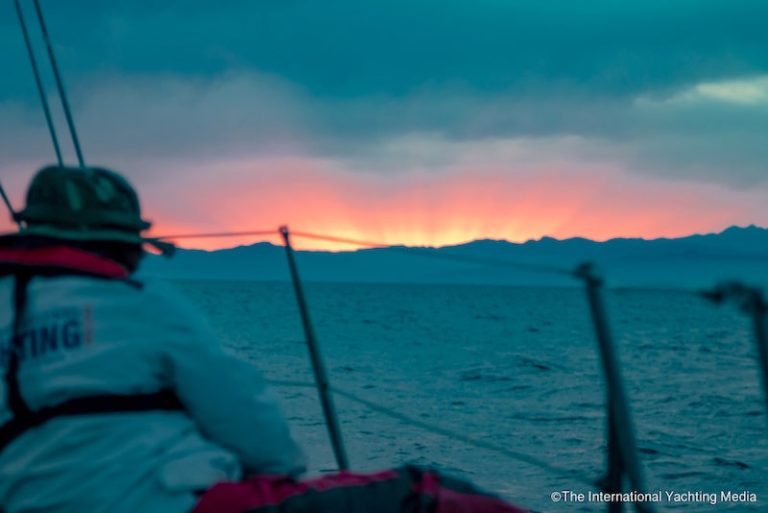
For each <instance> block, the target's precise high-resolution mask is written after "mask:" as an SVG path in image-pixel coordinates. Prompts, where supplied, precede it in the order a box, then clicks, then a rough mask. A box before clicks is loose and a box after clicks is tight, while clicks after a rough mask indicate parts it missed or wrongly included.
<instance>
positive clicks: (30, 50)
mask: <svg viewBox="0 0 768 513" xmlns="http://www.w3.org/2000/svg"><path fill="white" fill-rule="evenodd" d="M14 3H15V4H16V14H17V15H18V16H19V25H20V26H21V33H22V34H23V35H24V44H25V45H26V46H27V54H28V55H29V62H30V64H31V65H32V72H33V73H34V75H35V84H37V92H38V93H39V94H40V103H41V104H42V105H43V112H44V113H45V122H46V123H47V124H48V132H49V133H50V134H51V142H52V143H53V150H54V151H55V152H56V160H57V161H58V163H59V165H60V166H63V165H64V160H63V159H62V158H61V148H60V147H59V138H58V137H57V136H56V127H55V126H54V124H53V118H51V109H50V107H49V106H48V98H46V96H45V89H44V88H43V81H42V80H41V78H40V69H39V68H38V67H37V59H35V51H34V50H33V48H32V42H31V41H30V39H29V31H28V30H27V22H26V21H24V13H23V12H22V10H21V4H20V3H19V0H14Z"/></svg>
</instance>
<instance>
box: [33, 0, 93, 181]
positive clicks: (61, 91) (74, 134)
mask: <svg viewBox="0 0 768 513" xmlns="http://www.w3.org/2000/svg"><path fill="white" fill-rule="evenodd" d="M33 3H34V5H35V12H36V13H37V20H38V22H39V23H40V30H41V31H42V33H43V39H44V40H45V46H46V49H47V50H48V59H49V60H50V61H51V68H52V69H53V76H54V78H55V79H56V87H57V88H58V90H59V99H60V100H61V106H62V108H63V109H64V116H65V117H66V119H67V126H69V134H70V136H71V138H72V144H73V145H74V147H75V153H76V154H77V161H78V163H79V164H80V167H85V159H83V152H82V150H81V148H80V140H79V139H78V137H77V130H76V129H75V121H74V119H73V118H72V111H71V110H70V108H69V100H68V99H67V92H66V89H65V88H64V81H63V80H62V78H61V73H60V72H59V66H58V64H57V63H56V56H55V55H54V53H53V46H52V45H51V38H50V37H49V35H48V27H47V26H46V24H45V18H44V17H43V10H42V9H41V7H40V0H33Z"/></svg>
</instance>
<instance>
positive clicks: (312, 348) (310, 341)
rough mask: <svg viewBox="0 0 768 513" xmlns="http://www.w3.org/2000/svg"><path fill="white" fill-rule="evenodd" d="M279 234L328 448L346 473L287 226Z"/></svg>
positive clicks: (323, 371)
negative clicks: (310, 363)
mask: <svg viewBox="0 0 768 513" xmlns="http://www.w3.org/2000/svg"><path fill="white" fill-rule="evenodd" d="M280 235H282V236H283V240H284V241H285V255H286V257H287V259H288V269H289V270H290V273H291V281H292V282H293V290H294V292H295V294H296V301H297V303H298V306H299V313H300V314H301V323H302V325H303V326H304V335H305V336H306V338H307V347H309V356H310V359H311V361H312V370H313V372H314V374H315V383H316V385H317V392H318V394H319V396H320V404H321V406H322V408H323V415H324V416H325V424H326V426H327V427H328V436H329V437H330V439H331V445H332V446H333V454H334V456H335V457H336V464H337V465H338V467H339V470H347V469H348V468H349V464H348V461H347V453H346V450H345V449H344V440H343V439H342V437H341V429H340V427H339V421H338V418H337V417H336V408H335V407H334V404H333V396H332V395H331V387H330V384H329V382H328V375H327V373H326V371H325V365H324V364H323V358H322V355H321V354H320V349H319V347H318V343H317V337H315V330H314V328H313V327H312V321H311V319H310V316H309V308H308V307H307V300H306V298H305V296H304V288H303V287H302V284H301V278H300V277H299V269H298V267H297V265H296V256H295V254H294V251H293V246H291V237H290V232H289V231H288V227H287V226H282V227H280Z"/></svg>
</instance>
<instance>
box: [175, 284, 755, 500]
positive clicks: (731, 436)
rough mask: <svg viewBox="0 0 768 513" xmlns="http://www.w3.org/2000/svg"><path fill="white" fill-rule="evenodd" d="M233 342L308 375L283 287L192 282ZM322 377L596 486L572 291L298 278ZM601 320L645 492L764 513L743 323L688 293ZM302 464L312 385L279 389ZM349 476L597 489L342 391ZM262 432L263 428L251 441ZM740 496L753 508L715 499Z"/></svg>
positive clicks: (596, 406) (590, 358) (615, 301)
mask: <svg viewBox="0 0 768 513" xmlns="http://www.w3.org/2000/svg"><path fill="white" fill-rule="evenodd" d="M178 285H179V287H180V288H181V289H182V290H183V291H184V292H185V293H186V294H187V295H188V296H189V297H190V298H191V299H192V300H193V301H194V302H195V303H196V304H198V305H199V306H200V307H201V308H202V310H203V311H204V312H205V313H206V314H207V315H208V316H209V319H210V321H211V324H212V325H213V326H214V329H215V330H216V332H217V333H218V335H219V336H220V337H221V338H222V340H223V341H224V343H225V345H226V346H227V347H228V348H230V349H231V350H232V351H234V352H236V353H238V354H240V355H243V356H245V357H247V358H249V359H250V360H252V361H253V362H254V364H255V365H257V366H258V367H260V368H261V369H262V371H263V372H264V374H265V375H266V376H267V377H268V378H270V379H277V380H298V381H311V378H312V375H311V370H310V367H309V358H308V355H307V350H306V346H305V344H304V337H303V333H302V330H301V324H300V321H299V316H298V312H297V309H296V306H295V300H294V297H293V295H292V290H291V288H290V287H289V285H288V284H278V283H229V282H185V283H180V284H178ZM308 296H309V303H310V307H311V310H312V317H313V319H314V321H315V326H316V331H317V334H318V337H319V340H320V343H321V346H322V350H323V354H324V356H325V361H326V364H327V367H328V370H329V373H330V377H331V380H332V383H333V384H334V385H336V386H338V387H339V388H343V389H346V390H349V391H352V392H354V393H356V394H358V395H360V396H362V397H365V398H368V399H370V400H373V401H375V402H377V403H380V404H382V405H385V406H387V407H390V408H393V409H396V410H398V411H402V412H403V413H406V414H408V415H410V416H412V417H415V418H418V419H420V420H422V421H425V422H430V423H433V424H436V425H439V426H441V427H444V428H448V429H451V430H454V431H458V432H461V433H463V434H465V435H468V436H471V437H473V438H476V439H479V440H483V441H487V442H492V443H494V444H496V445H500V446H503V447H505V448H507V449H510V450H513V451H518V452H522V453H528V454H531V455H534V456H536V457H538V458H541V459H543V460H546V461H548V462H551V463H552V464H553V465H556V466H559V467H564V468H568V469H573V470H575V471H577V472H579V473H581V474H583V475H584V476H586V477H588V478H590V479H595V478H597V477H599V476H600V475H601V473H603V472H604V469H605V445H606V444H605V409H604V380H603V377H602V374H601V367H600V361H599V359H598V355H597V351H596V344H595V340H594V335H593V332H592V329H591V323H590V318H589V313H588V311H587V307H586V303H585V300H584V294H583V291H581V290H579V289H548V288H538V289H536V288H514V287H474V286H423V285H418V286H416V285H414V286H409V285H333V284H317V285H312V284H310V285H308ZM608 302H609V316H610V319H611V323H612V327H613V329H614V332H615V335H616V339H617V341H618V346H619V347H618V349H619V356H620V358H621V364H622V368H623V371H624V372H623V374H624V377H625V382H626V388H627V392H628V396H629V398H630V405H629V406H630V408H631V411H632V413H633V415H634V421H635V427H636V431H637V435H638V445H639V447H640V451H641V457H642V463H643V468H644V470H645V474H646V481H647V488H648V489H649V490H651V491H659V492H663V491H673V492H681V493H685V492H706V493H716V494H717V498H718V503H717V504H715V505H713V504H711V503H710V502H707V501H706V500H702V501H697V500H691V501H688V502H684V503H683V502H669V501H667V500H666V496H665V495H664V496H663V497H664V499H665V500H664V501H663V502H662V503H660V504H657V505H656V508H657V510H659V511H685V512H699V511H701V512H704V511H734V512H741V511H744V512H748V511H765V510H766V505H768V502H767V501H768V480H767V478H768V474H766V469H768V418H766V414H765V409H766V406H765V401H764V399H763V396H762V391H761V387H760V376H759V374H758V367H757V362H756V359H755V355H756V351H755V348H754V344H753V341H752V338H751V332H750V331H749V330H750V324H749V322H748V319H747V318H745V317H744V316H743V315H742V314H740V313H739V312H737V311H735V310H733V309H731V308H729V307H716V306H714V305H711V304H708V303H706V302H704V301H703V300H701V299H699V298H696V297H694V296H690V295H687V294H682V293H673V292H668V293H659V292H629V291H626V292H612V293H610V294H608ZM278 391H279V393H280V395H281V397H282V399H283V404H284V409H285V411H286V415H287V417H288V418H289V420H290V422H291V424H292V426H293V429H294V432H295V434H296V437H297V438H298V439H299V441H300V442H301V443H302V444H303V445H304V447H305V448H306V451H307V453H308V455H309V459H310V465H311V472H312V473H318V472H324V471H329V470H331V469H333V468H334V463H333V457H332V454H331V451H330V448H329V444H328V441H327V435H326V432H325V428H324V424H323V420H322V415H321V412H320V408H319V405H318V401H317V395H316V393H315V391H314V390H312V389H301V388H290V387H279V389H278ZM336 403H337V407H338V411H339V416H340V418H341V426H342V430H343V433H344V437H345V440H346V443H347V447H348V452H349V455H350V460H351V463H352V465H353V467H354V468H355V469H360V470H374V469H380V468H383V467H390V466H394V465H400V464H404V463H416V464H420V465H430V466H434V467H438V468H440V469H443V470H444V471H446V472H449V473H452V474H456V475H458V476H461V477H465V478H468V479H471V480H472V481H474V482H476V483H477V484H478V485H480V486H482V487H484V488H486V489H489V490H493V491H495V492H497V493H500V494H502V495H503V496H504V497H506V498H509V499H512V500H514V501H515V502H517V503H519V504H521V505H524V506H527V507H530V508H532V509H535V510H537V511H605V506H604V505H602V504H596V503H586V502H585V503H562V502H560V503H554V502H553V501H552V500H551V498H550V496H551V494H552V492H554V491H562V490H571V491H575V492H581V493H584V494H586V493H587V492H588V491H590V490H591V489H590V488H589V487H587V486H585V485H583V484H580V483H578V482H576V481H574V480H572V479H568V478H563V477H558V476H553V475H550V474H549V473H547V472H545V471H543V470H541V469H539V468H536V467H532V466H530V465H528V464H525V463H521V462H517V461H514V460H511V459H508V458H506V457H504V456H501V455H498V454H495V453H493V452H489V451H487V450H483V449H478V448H475V447H471V446H467V445H465V444H463V443H461V442H460V441H457V440H455V439H451V438H447V437H444V436H441V435H438V434H434V433H430V432H426V431H423V430H421V429H419V428H416V427H413V426H410V425H408V424H405V423H403V422H401V421H399V420H393V419H390V418H388V417H385V416H382V415H381V414H379V413H375V412H372V411H370V410H369V409H367V408H366V407H364V406H361V405H358V404H356V403H353V402H350V401H348V400H346V399H344V398H341V397H337V399H336ZM255 436H257V434H255ZM726 490H730V491H734V492H742V491H749V492H751V493H754V494H756V495H757V497H758V502H757V503H734V502H726V503H722V502H720V498H721V497H720V492H721V491H726Z"/></svg>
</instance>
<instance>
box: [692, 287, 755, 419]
mask: <svg viewBox="0 0 768 513" xmlns="http://www.w3.org/2000/svg"><path fill="white" fill-rule="evenodd" d="M702 295H703V296H704V297H705V298H707V299H709V300H710V301H712V302H714V303H717V304H721V303H724V302H726V301H732V302H733V303H734V304H736V306H737V307H738V308H739V309H740V310H741V311H742V312H744V313H746V314H747V315H749V316H750V317H751V318H752V331H753V333H754V337H755V344H756V345H757V359H758V365H759V367H760V375H761V376H762V382H763V396H764V398H765V401H766V407H767V408H768V325H767V324H768V304H767V303H766V299H765V294H764V293H763V291H762V290H761V289H760V288H758V287H750V286H747V285H744V284H743V283H740V282H727V283H721V284H720V285H718V286H717V287H715V288H714V289H712V290H709V291H705V292H704V293H703V294H702ZM767 411H768V410H767Z"/></svg>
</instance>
